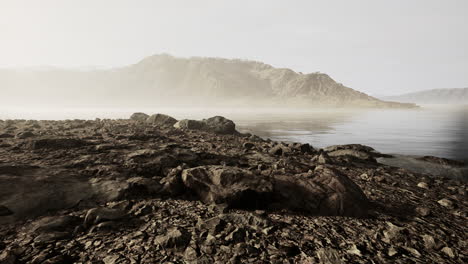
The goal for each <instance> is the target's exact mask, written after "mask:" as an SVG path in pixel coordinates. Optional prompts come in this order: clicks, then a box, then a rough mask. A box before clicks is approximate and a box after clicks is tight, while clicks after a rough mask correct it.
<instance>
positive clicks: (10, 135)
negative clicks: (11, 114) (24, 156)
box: [0, 133, 15, 138]
mask: <svg viewBox="0 0 468 264" xmlns="http://www.w3.org/2000/svg"><path fill="white" fill-rule="evenodd" d="M14 137H15V136H14V135H12V134H8V133H3V134H0V138H14Z"/></svg>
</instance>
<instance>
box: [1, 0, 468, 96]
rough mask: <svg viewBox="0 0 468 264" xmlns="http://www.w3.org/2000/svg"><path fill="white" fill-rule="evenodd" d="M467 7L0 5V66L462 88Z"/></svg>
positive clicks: (70, 0)
mask: <svg viewBox="0 0 468 264" xmlns="http://www.w3.org/2000/svg"><path fill="white" fill-rule="evenodd" d="M467 13H468V1H467V0H391V1H390V0H353V1H350V0H341V1H338V0H327V1H315V0H305V1H299V0H297V1H293V0H288V1H286V0H284V1H277V0H267V1H265V0H255V1H253V0H236V1H224V0H197V1H189V0H186V1H181V0H170V1H169V0H167V1H159V0H151V1H146V0H139V1H135V0H133V1H130V0H128V1H127V0H80V1H74V0H41V1H29V0H28V1H24V0H11V1H10V0H0V67H1V68H11V67H14V68H23V67H36V66H56V67H66V68H82V67H85V68H87V67H118V66H125V65H129V64H133V63H137V62H138V61H139V60H141V59H143V58H144V57H146V56H150V55H153V54H159V53H169V54H171V55H174V56H180V57H190V56H207V57H225V58H241V59H250V60H258V61H262V62H265V63H267V64H271V65H273V66H275V67H286V68H291V69H293V70H295V71H300V72H303V73H309V72H316V71H320V72H324V73H327V74H329V75H330V76H331V77H332V78H334V79H335V80H336V81H337V82H340V83H343V84H344V85H346V86H348V87H351V88H354V89H356V90H360V91H363V92H366V93H369V94H371V95H395V94H400V93H405V92H413V91H419V90H426V89H433V88H461V87H468V15H467Z"/></svg>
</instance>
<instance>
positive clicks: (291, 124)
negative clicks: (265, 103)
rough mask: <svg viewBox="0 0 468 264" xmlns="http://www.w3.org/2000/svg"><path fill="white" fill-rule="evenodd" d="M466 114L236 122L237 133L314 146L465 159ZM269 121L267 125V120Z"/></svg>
mask: <svg viewBox="0 0 468 264" xmlns="http://www.w3.org/2000/svg"><path fill="white" fill-rule="evenodd" d="M467 113H468V112H467V111H466V109H465V110H460V109H457V110H455V109H421V110H373V111H353V112H343V113H333V114H326V115H322V114H317V113H314V112H311V113H307V114H305V113H302V114H301V115H295V116H289V117H288V118H284V119H282V120H281V121H276V120H274V119H273V118H271V119H269V118H268V115H267V114H266V115H265V116H264V117H263V118H261V119H244V120H237V123H238V124H239V125H238V127H239V129H240V130H241V131H244V132H251V133H253V134H257V135H260V136H264V137H269V138H271V139H273V140H281V141H295V142H304V143H310V144H312V145H313V146H316V147H325V146H329V145H335V144H350V143H359V144H365V145H369V146H372V147H374V148H375V149H377V150H378V151H381V152H385V153H400V154H409V155H434V156H441V157H449V158H458V159H466V158H468V147H467V144H466V143H467V138H466V136H467V131H468V129H467V125H468V124H467V120H466V117H467V116H468V114H467ZM272 120H273V121H272Z"/></svg>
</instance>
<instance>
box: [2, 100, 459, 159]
mask: <svg viewBox="0 0 468 264" xmlns="http://www.w3.org/2000/svg"><path fill="white" fill-rule="evenodd" d="M140 111H141V112H145V113H149V114H151V113H158V112H159V113H166V114H169V115H172V116H174V117H175V118H177V119H183V118H192V119H202V118H207V117H210V116H214V115H222V116H225V117H227V118H230V119H232V120H234V121H235V122H236V124H237V128H238V130H240V131H241V132H250V133H252V134H256V135H259V136H261V137H265V138H271V139H273V140H280V141H294V142H304V143H310V144H311V145H313V146H315V147H325V146H329V145H336V144H351V143H360V144H365V145H369V146H372V147H374V148H375V149H377V150H378V151H381V152H385V153H399V154H410V155H434V156H440V157H447V158H458V159H468V146H467V145H468V142H467V141H468V139H467V131H468V119H467V118H468V107H465V108H457V109H455V108H452V109H448V108H446V109H443V108H423V109H418V110H361V111H357V110H308V111H284V110H281V109H263V110H245V109H180V108H179V109H167V108H165V109H162V108H160V109H118V110H115V109H112V110H109V109H107V110H104V109H86V110H82V109H68V110H63V109H61V110H60V111H51V110H37V109H35V110H29V111H26V110H22V111H13V110H11V109H8V111H6V110H3V111H1V110H0V119H8V118H23V119H67V118H68V119H75V118H77V119H78V118H81V119H94V118H96V117H99V118H128V117H129V116H130V114H131V113H133V112H140Z"/></svg>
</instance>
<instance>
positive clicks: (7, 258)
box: [0, 250, 16, 264]
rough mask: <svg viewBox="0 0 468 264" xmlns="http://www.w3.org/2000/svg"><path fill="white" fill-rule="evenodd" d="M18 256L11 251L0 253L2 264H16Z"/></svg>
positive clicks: (0, 262) (0, 263)
mask: <svg viewBox="0 0 468 264" xmlns="http://www.w3.org/2000/svg"><path fill="white" fill-rule="evenodd" d="M15 263H16V256H15V255H14V254H13V253H12V252H11V251H10V250H3V251H2V253H0V264H15Z"/></svg>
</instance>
